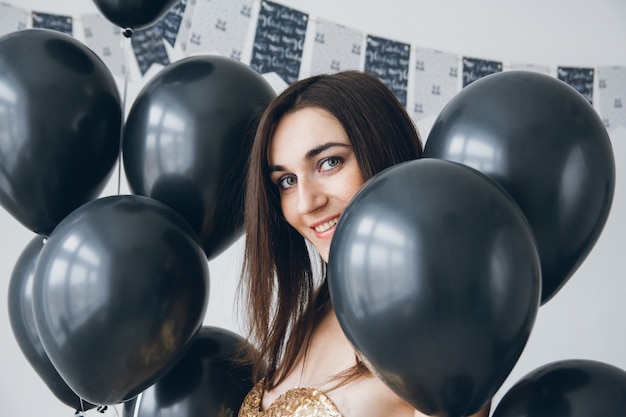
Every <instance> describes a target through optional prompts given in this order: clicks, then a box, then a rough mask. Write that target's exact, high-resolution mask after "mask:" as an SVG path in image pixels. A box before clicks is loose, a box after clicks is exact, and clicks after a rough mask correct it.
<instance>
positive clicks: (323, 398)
mask: <svg viewBox="0 0 626 417" xmlns="http://www.w3.org/2000/svg"><path fill="white" fill-rule="evenodd" d="M262 397H263V381H260V382H259V383H258V384H256V385H255V386H254V388H252V390H250V392H249V393H248V395H247V396H246V398H245V399H244V400H243V404H242V405H241V408H240V409H239V417H343V415H342V414H341V413H340V412H339V410H337V406H335V404H334V403H333V401H332V400H331V399H330V398H328V396H327V395H326V394H324V393H323V392H321V391H318V390H316V389H314V388H292V389H290V390H289V391H287V392H285V393H284V394H283V395H281V396H280V397H278V398H277V399H276V400H275V401H274V402H273V403H272V404H271V405H270V406H269V407H268V408H267V410H262V409H261V400H262Z"/></svg>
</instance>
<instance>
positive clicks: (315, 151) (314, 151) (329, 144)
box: [269, 142, 352, 174]
mask: <svg viewBox="0 0 626 417" xmlns="http://www.w3.org/2000/svg"><path fill="white" fill-rule="evenodd" d="M335 146H342V147H346V148H349V147H351V146H352V145H350V144H348V143H342V142H326V143H323V144H321V145H319V146H316V147H315V148H313V149H311V150H309V151H307V153H306V154H305V155H304V159H305V160H307V161H309V160H311V159H313V158H315V157H316V156H317V155H319V154H320V153H322V152H324V151H325V150H327V149H330V148H332V147H335ZM269 171H270V174H271V173H272V172H276V171H285V167H284V166H282V165H270V166H269Z"/></svg>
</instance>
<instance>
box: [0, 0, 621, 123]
mask: <svg viewBox="0 0 626 417" xmlns="http://www.w3.org/2000/svg"><path fill="white" fill-rule="evenodd" d="M77 21H78V22H80V25H82V27H83V31H80V30H79V32H81V33H83V34H84V41H85V44H86V45H87V46H89V47H90V48H91V49H92V50H94V51H95V52H96V53H97V54H98V55H99V56H100V57H101V59H102V60H103V61H104V62H105V63H106V64H107V66H108V67H109V68H110V69H111V72H112V73H113V74H114V75H116V76H118V77H124V76H126V77H127V80H128V79H130V78H132V77H131V74H132V73H133V71H132V69H133V68H135V70H136V72H138V74H139V78H140V79H141V78H142V77H144V76H146V73H147V72H148V71H149V70H150V68H152V67H153V66H155V65H156V66H157V68H156V69H159V68H160V67H163V66H166V65H168V64H169V63H170V62H172V61H174V60H176V59H179V58H180V57H181V56H188V55H193V54H219V55H223V56H228V57H230V58H233V59H237V60H239V61H242V62H244V63H246V64H248V65H250V67H251V68H253V69H254V70H255V71H257V72H259V73H260V74H263V75H270V74H275V75H276V76H277V77H278V78H280V80H282V81H280V82H281V83H282V82H284V84H285V85H288V84H291V83H293V82H294V81H296V80H298V79H300V78H303V77H306V76H309V75H316V74H322V73H333V72H338V71H343V70H348V69H356V70H362V71H366V72H369V73H371V74H374V75H376V76H377V77H379V78H380V79H381V80H382V81H383V82H384V83H385V84H386V85H387V86H388V87H389V88H390V89H391V90H392V91H393V93H394V94H395V95H396V97H397V98H398V100H400V102H401V103H403V104H404V105H405V106H406V107H407V109H408V110H409V112H410V114H411V115H412V116H413V118H414V120H415V121H416V122H418V121H421V120H423V119H426V118H429V117H434V116H436V115H437V114H438V113H439V112H440V111H441V109H442V108H443V106H444V105H445V103H447V102H448V101H449V100H450V99H451V98H452V96H454V95H455V94H456V93H457V92H458V91H460V90H461V89H462V88H464V87H465V86H467V85H469V84H471V83H472V82H474V81H476V80H477V79H479V78H481V77H484V76H486V75H489V74H493V73H496V72H501V71H506V70H524V71H536V72H540V73H544V74H548V75H551V76H555V77H557V78H558V79H560V80H562V81H564V82H566V83H568V84H569V85H571V86H572V87H574V88H575V89H576V90H577V91H578V92H580V93H581V94H582V95H583V96H584V97H585V98H586V99H587V100H588V101H589V103H591V104H592V105H593V106H594V108H595V109H596V110H597V111H598V113H600V115H601V117H602V120H603V121H604V123H605V126H606V128H607V129H609V130H612V129H616V128H618V127H625V128H626V67H598V68H593V67H585V68H576V67H567V66H558V67H550V66H541V65H535V64H532V63H516V62H514V63H504V62H501V61H498V60H488V59H480V58H474V57H468V56H460V55H458V54H455V53H450V52H445V51H436V50H431V49H428V48H426V47H422V46H412V45H411V44H409V43H405V42H400V41H397V40H390V39H386V38H384V37H380V36H376V35H374V34H366V33H365V32H364V31H362V30H359V29H354V28H349V27H346V26H343V25H341V24H340V23H335V22H331V21H329V20H326V19H324V18H321V17H319V18H318V17H314V18H312V17H311V16H309V14H307V13H305V12H302V11H299V10H295V9H292V8H290V7H287V6H284V5H282V4H280V3H278V2H273V1H268V0H180V1H179V2H178V3H177V4H175V5H174V7H172V9H170V10H169V11H168V13H167V14H166V15H165V16H164V17H163V18H162V19H161V20H159V21H158V22H157V23H156V24H154V25H153V26H151V27H148V28H146V29H143V30H136V31H134V33H133V34H132V36H131V44H132V49H131V51H132V53H133V54H134V57H135V60H134V64H136V65H135V66H134V67H133V66H132V65H131V68H130V69H131V71H129V68H128V63H127V61H128V59H126V58H125V57H126V56H127V55H126V53H125V52H124V50H125V45H128V42H127V43H125V42H123V41H124V40H127V39H123V37H122V36H121V30H120V28H118V27H115V26H114V24H113V23H110V22H109V21H107V20H106V19H105V18H104V17H102V16H100V15H93V14H90V15H84V16H79V17H75V16H62V15H56V14H50V13H43V12H40V11H28V10H24V9H23V8H20V7H18V6H17V5H11V4H7V3H2V2H0V36H2V35H5V34H7V33H11V32H13V31H16V30H21V29H26V28H29V27H35V28H47V29H53V30H58V31H61V32H64V33H67V34H70V35H74V36H76V34H75V33H74V32H75V27H74V26H75V25H74V23H76V22H77ZM138 81H140V80H138ZM594 87H595V88H594Z"/></svg>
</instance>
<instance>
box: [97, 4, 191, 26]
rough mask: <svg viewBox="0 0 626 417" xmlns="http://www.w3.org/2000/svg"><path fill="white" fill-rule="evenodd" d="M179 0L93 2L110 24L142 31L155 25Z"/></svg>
mask: <svg viewBox="0 0 626 417" xmlns="http://www.w3.org/2000/svg"><path fill="white" fill-rule="evenodd" d="M178 1H179V0H93V2H94V4H95V5H96V7H98V10H100V12H101V13H102V15H103V16H104V17H105V18H106V19H107V20H109V21H110V22H111V23H113V24H115V25H117V26H119V27H121V28H123V29H127V28H129V29H144V28H146V27H148V26H151V25H153V24H155V23H156V22H157V21H158V20H159V19H160V18H161V17H163V16H165V14H166V13H167V12H168V11H169V10H170V9H171V8H172V7H173V6H174V5H175V4H176V3H178Z"/></svg>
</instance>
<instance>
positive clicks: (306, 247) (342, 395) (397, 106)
mask: <svg viewBox="0 0 626 417" xmlns="http://www.w3.org/2000/svg"><path fill="white" fill-rule="evenodd" d="M421 155H422V143H421V139H420V137H419V134H418V133H417V131H416V129H415V126H414V124H413V122H412V120H411V119H410V118H409V116H408V115H407V114H406V112H405V110H404V107H403V106H402V104H401V103H400V102H399V101H398V100H397V99H396V97H395V96H394V95H393V94H392V93H391V91H390V90H389V89H388V88H387V87H386V86H385V85H384V84H383V83H382V82H380V81H379V80H378V79H377V78H375V77H374V76H371V75H368V74H366V73H363V72H358V71H347V72H341V73H337V74H333V75H320V76H315V77H311V78H308V79H305V80H301V81H298V82H296V83H294V84H292V85H291V86H290V87H288V88H287V89H286V90H285V91H284V92H283V93H282V94H281V95H279V96H278V97H277V98H276V100H275V101H274V102H273V103H272V104H270V106H269V107H268V109H267V110H266V112H265V114H264V115H263V118H262V120H261V122H260V125H259V127H258V131H257V135H256V138H255V142H254V145H253V148H252V151H251V155H250V166H249V170H248V178H247V191H246V215H245V216H246V217H245V224H246V243H245V255H244V266H243V273H242V279H243V280H242V289H243V290H244V295H245V298H244V301H245V305H246V306H247V308H248V309H249V311H248V315H249V325H250V336H251V340H252V341H253V342H254V344H255V345H256V346H257V348H258V356H256V357H254V358H251V359H252V361H253V365H254V369H255V379H256V381H257V384H256V386H255V387H254V388H253V390H252V391H251V392H250V393H249V394H248V396H247V397H246V399H245V401H244V404H243V405H242V407H241V409H240V412H239V416H240V417H259V416H267V417H270V416H271V417H278V416H280V417H290V416H303V417H305V416H330V417H369V416H372V417H374V416H376V417H390V416H396V417H413V416H422V414H421V413H420V412H419V411H416V410H415V409H413V408H411V407H410V406H409V405H408V404H407V403H406V402H404V401H403V400H402V399H401V398H399V397H398V396H397V395H395V393H393V392H392V391H391V390H390V389H389V388H387V387H386V386H385V385H384V384H383V383H382V382H381V381H380V380H378V379H377V378H376V377H374V376H373V375H372V374H371V373H370V372H369V371H368V370H367V368H366V367H365V366H364V365H363V364H362V362H361V361H360V360H359V358H358V357H357V356H356V354H355V352H354V349H353V348H352V346H351V345H350V342H349V341H348V339H347V338H346V337H345V336H344V334H343V332H342V330H341V327H340V325H339V322H338V321H337V318H336V316H335V313H334V311H333V307H332V305H331V301H330V297H329V292H328V284H327V281H326V278H325V271H326V268H325V266H326V262H327V261H328V254H329V250H330V242H331V239H332V236H333V233H334V231H335V228H336V225H337V223H338V222H339V221H340V218H341V214H342V212H343V210H344V209H345V207H346V206H347V204H348V202H349V201H350V199H351V197H352V196H353V195H354V193H355V192H356V191H357V190H358V189H359V187H360V186H361V185H362V184H363V183H364V182H365V181H367V180H368V179H369V178H371V177H372V176H373V175H374V174H376V173H378V172H380V171H381V170H383V169H385V168H387V167H389V166H391V165H394V164H397V163H399V162H403V161H408V160H412V159H416V158H420V157H421ZM487 414H488V409H485V410H482V414H478V415H483V416H486V415H487Z"/></svg>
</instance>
